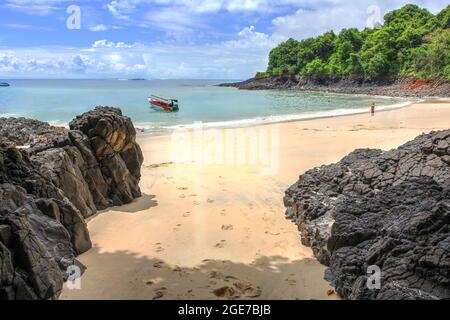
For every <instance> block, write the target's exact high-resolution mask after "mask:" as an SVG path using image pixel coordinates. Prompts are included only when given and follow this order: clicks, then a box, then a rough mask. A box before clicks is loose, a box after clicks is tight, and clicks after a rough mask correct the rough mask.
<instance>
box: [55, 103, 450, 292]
mask: <svg viewBox="0 0 450 320" xmlns="http://www.w3.org/2000/svg"><path fill="white" fill-rule="evenodd" d="M449 127H450V102H449V101H448V100H447V101H444V100H439V101H437V100H436V101H428V102H424V103H417V104H413V105H410V106H408V107H404V108H401V109H395V110H389V111H383V112H377V113H376V114H375V116H373V117H372V116H371V115H370V113H367V114H358V115H350V116H341V117H334V118H324V119H314V120H305V121H296V122H286V123H278V124H271V125H265V126H259V127H251V128H241V129H220V130H215V131H214V134H215V137H222V138H223V140H220V141H222V142H223V141H225V142H223V143H222V144H220V145H226V140H227V139H226V137H227V134H229V135H232V134H237V135H239V134H240V133H242V132H244V133H245V134H248V135H249V136H251V135H252V134H254V135H256V136H257V137H259V138H261V137H264V136H267V137H271V139H272V140H270V139H269V141H270V142H271V143H270V146H271V149H269V151H271V156H270V157H269V158H268V159H269V162H267V163H266V162H264V161H261V159H263V155H262V154H261V152H260V151H261V150H259V148H261V145H259V147H258V148H256V149H252V148H251V146H249V150H250V152H249V157H248V159H247V160H245V161H242V162H239V161H238V160H236V159H234V160H230V159H231V158H230V159H228V160H227V158H226V157H227V155H229V154H228V153H227V149H225V154H224V155H223V157H221V156H220V154H219V155H217V154H215V156H212V158H214V159H216V160H219V161H216V162H214V161H204V160H205V152H207V150H209V149H208V146H209V147H210V146H211V141H212V140H211V136H212V135H209V134H203V135H202V136H201V138H199V139H200V141H201V142H200V143H197V144H196V145H195V146H194V147H195V148H199V149H200V150H202V151H203V152H204V153H202V155H203V156H202V157H200V160H203V161H199V159H198V158H195V159H191V161H187V162H185V163H178V162H177V160H178V159H177V157H176V156H177V152H179V151H180V149H174V145H176V148H179V147H180V143H174V140H173V136H170V135H163V136H146V135H141V136H139V137H138V143H139V144H140V146H141V148H142V150H143V153H144V158H145V160H144V165H143V167H142V179H141V183H140V186H141V190H142V192H143V196H142V197H141V198H139V199H137V200H135V201H134V202H133V203H131V204H129V205H125V206H121V207H115V208H111V209H109V210H106V211H104V212H101V213H99V214H97V215H96V216H94V217H92V218H91V219H90V220H89V222H88V228H89V232H90V235H91V239H92V243H93V248H92V249H91V250H89V251H88V252H86V253H84V254H82V255H81V256H79V260H80V261H81V262H82V263H83V264H85V265H86V266H87V270H86V272H85V274H84V275H83V277H82V280H81V289H80V290H69V289H68V288H67V287H66V288H65V289H64V291H63V293H62V294H61V297H60V298H61V299H228V298H242V299H246V298H257V299H337V298H338V297H337V296H336V295H335V294H330V292H328V290H330V289H332V288H331V287H330V286H329V284H328V283H327V282H326V281H325V280H323V273H324V270H325V267H324V266H322V265H320V264H319V263H318V262H317V261H316V260H315V259H314V257H313V255H312V251H311V250H310V249H309V248H307V247H304V246H302V245H301V243H300V240H299V234H298V231H297V229H296V227H295V226H294V224H293V223H291V222H290V221H288V220H286V219H285V217H284V206H283V195H284V190H285V189H286V188H287V187H289V186H290V185H291V184H292V183H294V182H295V181H296V179H297V178H298V175H300V174H301V173H303V172H304V171H306V170H308V169H310V168H313V167H315V166H320V165H322V164H328V163H332V162H336V161H338V160H340V159H341V158H342V157H343V156H345V155H346V154H348V153H349V152H351V151H353V150H354V149H355V148H366V147H368V148H380V149H384V150H388V149H391V148H394V147H397V146H399V145H400V144H402V143H404V142H407V141H409V140H411V139H413V138H414V137H416V136H417V135H419V134H421V133H426V132H430V131H432V130H440V129H448V128H449ZM196 141H197V142H198V139H197V140H196ZM215 141H216V142H217V141H218V140H217V139H216V140H215ZM259 141H261V140H259ZM181 145H183V143H181ZM216 145H217V143H216ZM185 146H186V145H185ZM174 150H175V151H174ZM205 150H206V151H205ZM252 150H253V151H252ZM216 151H217V150H216ZM255 151H256V152H259V157H255V159H254V160H255V161H253V160H252V158H251V154H252V152H255ZM265 151H267V150H265ZM180 152H181V151H180ZM174 153H175V155H174ZM180 157H181V154H180ZM181 158H182V157H181ZM266 158H267V157H266ZM221 159H222V160H223V161H220V160H221ZM207 160H211V157H208V159H207ZM211 162H212V163H211ZM268 164H269V167H270V170H264V169H267V168H268V167H267V165H268Z"/></svg>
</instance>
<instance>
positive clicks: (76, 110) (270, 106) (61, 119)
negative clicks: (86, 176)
mask: <svg viewBox="0 0 450 320" xmlns="http://www.w3.org/2000/svg"><path fill="white" fill-rule="evenodd" d="M8 82H9V83H10V84H11V86H10V87H7V88H1V90H0V117H27V118H33V119H37V120H41V121H45V122H49V123H50V124H52V125H57V126H66V127H67V126H68V124H69V122H70V121H71V120H72V119H73V118H74V117H75V116H76V115H79V114H81V113H83V112H86V111H88V110H90V109H92V108H94V107H95V106H113V107H118V108H121V109H122V111H123V113H124V115H127V116H129V117H130V118H131V119H132V120H133V122H134V124H135V126H136V127H137V128H139V129H141V130H144V131H145V132H148V133H152V134H157V133H164V132H168V131H170V130H171V129H173V128H178V127H190V126H194V125H198V123H202V125H203V126H204V127H205V128H226V127H244V126H252V125H259V124H268V123H277V122H285V121H293V120H303V119H310V118H320V117H330V116H339V115H346V114H355V113H362V112H368V108H369V105H370V104H372V103H375V104H376V105H377V109H378V110H382V109H386V108H395V107H401V106H403V105H406V104H408V103H409V101H408V100H406V99H403V98H393V97H381V96H365V95H349V94H336V93H324V92H303V91H293V90H261V91H247V90H238V89H235V88H228V87H218V86H216V85H217V84H219V83H223V82H231V80H220V79H219V80H193V79H190V80H186V79H180V80H156V79H152V80H141V79H139V80H133V79H114V80H112V79H101V80H100V79H97V80H92V79H58V80H55V79H39V80H37V79H14V80H8ZM151 94H157V95H163V96H171V97H174V98H177V99H179V104H180V111H179V112H176V113H164V112H160V111H156V110H153V109H152V108H150V105H149V104H148V102H147V97H148V96H149V95H151Z"/></svg>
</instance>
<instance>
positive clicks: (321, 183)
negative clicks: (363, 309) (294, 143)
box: [284, 130, 450, 299]
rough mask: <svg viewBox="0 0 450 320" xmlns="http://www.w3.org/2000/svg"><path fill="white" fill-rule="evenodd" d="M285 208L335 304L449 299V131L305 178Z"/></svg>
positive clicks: (360, 153) (367, 153)
mask: <svg viewBox="0 0 450 320" xmlns="http://www.w3.org/2000/svg"><path fill="white" fill-rule="evenodd" d="M284 203H285V206H286V208H287V210H286V217H287V218H288V219H290V220H292V221H293V222H294V223H295V224H296V225H297V226H298V229H299V231H300V232H301V233H300V235H301V241H302V243H303V244H305V245H307V246H310V247H311V248H312V249H313V252H314V255H315V256H316V257H317V259H318V260H319V261H320V262H321V263H322V264H324V265H326V266H328V267H329V269H328V271H329V272H327V278H328V279H329V280H330V281H331V282H332V285H333V286H334V287H335V288H336V291H337V292H338V293H339V294H340V295H341V296H342V297H344V298H347V299H450V130H446V131H440V132H432V133H430V134H423V135H421V136H419V137H417V138H416V139H414V140H413V141H410V142H408V143H406V144H404V145H402V146H400V147H399V148H398V149H393V150H390V151H386V152H385V151H381V150H372V149H358V150H355V151H353V152H352V153H350V154H349V155H348V156H346V157H345V158H343V159H342V160H341V161H340V162H338V163H335V164H331V165H325V166H321V167H318V168H314V169H312V170H309V171H307V172H306V173H304V174H303V175H301V176H300V178H299V180H298V181H297V182H296V183H295V184H294V185H292V186H291V187H290V188H289V189H288V190H287V191H286V194H285V197H284ZM376 270H379V271H381V274H380V276H381V277H380V278H379V286H378V287H370V286H368V285H367V283H369V282H371V281H372V280H374V278H373V277H372V276H373V275H374V274H373V273H372V271H376ZM375 276H376V275H375Z"/></svg>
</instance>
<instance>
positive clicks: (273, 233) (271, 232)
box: [265, 230, 280, 236]
mask: <svg viewBox="0 0 450 320" xmlns="http://www.w3.org/2000/svg"><path fill="white" fill-rule="evenodd" d="M265 234H270V235H271V236H279V235H280V233H279V232H273V231H267V230H266V231H265Z"/></svg>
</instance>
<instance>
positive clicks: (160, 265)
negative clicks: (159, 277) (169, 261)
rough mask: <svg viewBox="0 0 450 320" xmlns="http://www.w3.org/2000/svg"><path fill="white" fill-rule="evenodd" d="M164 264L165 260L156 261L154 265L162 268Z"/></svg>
mask: <svg viewBox="0 0 450 320" xmlns="http://www.w3.org/2000/svg"><path fill="white" fill-rule="evenodd" d="M164 265H165V263H164V262H162V261H157V262H155V263H154V264H153V267H155V268H158V269H160V268H162V267H163V266H164Z"/></svg>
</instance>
